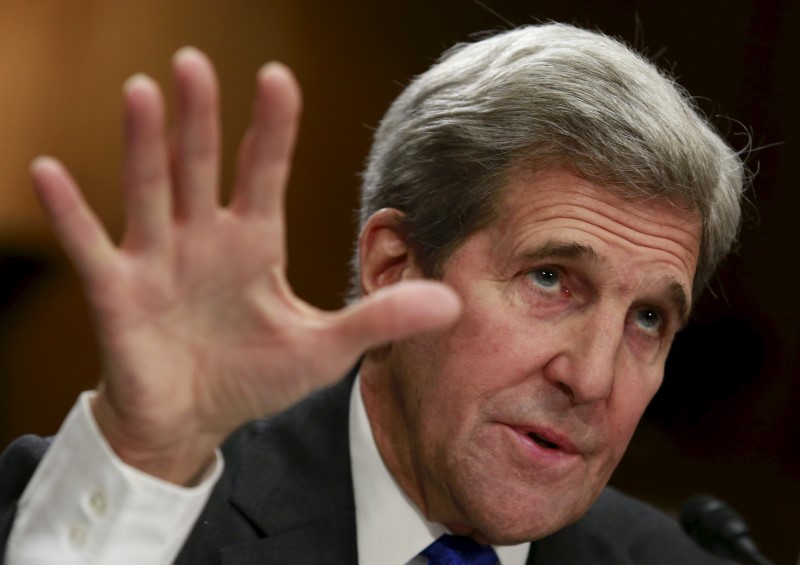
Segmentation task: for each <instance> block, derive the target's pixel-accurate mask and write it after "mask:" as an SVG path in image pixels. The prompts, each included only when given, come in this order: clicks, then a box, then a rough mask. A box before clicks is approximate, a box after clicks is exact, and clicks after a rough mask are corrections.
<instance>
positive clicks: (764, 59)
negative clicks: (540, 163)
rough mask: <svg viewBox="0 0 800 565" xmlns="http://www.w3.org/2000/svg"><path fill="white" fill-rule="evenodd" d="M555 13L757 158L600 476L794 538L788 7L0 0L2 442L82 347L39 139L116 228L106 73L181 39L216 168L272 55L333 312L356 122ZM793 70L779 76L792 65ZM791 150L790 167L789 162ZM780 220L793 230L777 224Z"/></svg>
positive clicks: (165, 79)
mask: <svg viewBox="0 0 800 565" xmlns="http://www.w3.org/2000/svg"><path fill="white" fill-rule="evenodd" d="M549 19H553V20H559V21H564V22H570V23H575V24H579V25H582V26H588V27H592V28H598V29H601V30H603V31H605V32H606V33H608V34H611V35H615V36H619V37H622V38H624V39H626V40H627V41H628V42H630V43H632V44H633V45H635V46H636V47H638V48H640V49H646V52H647V53H648V54H649V55H650V56H651V57H652V58H654V59H655V60H656V61H657V62H658V63H659V64H660V65H662V66H663V67H665V68H667V69H670V70H671V71H672V72H673V73H674V74H675V75H676V76H677V77H678V79H679V81H680V82H681V84H683V85H684V86H685V87H686V88H687V89H688V90H689V91H690V92H691V93H692V94H694V95H695V96H697V97H698V102H699V105H700V106H701V107H702V108H703V110H704V111H706V113H708V114H709V115H711V116H712V117H713V120H714V122H715V124H716V125H717V127H718V128H719V129H720V131H721V132H722V133H723V134H724V135H725V136H726V137H727V138H728V139H729V140H730V142H731V143H732V144H733V145H734V146H735V147H736V148H738V149H742V150H748V149H749V150H750V153H749V157H748V163H749V166H750V167H751V168H752V169H753V170H754V171H757V173H758V174H757V175H756V177H755V181H754V188H753V190H752V191H751V192H750V194H749V204H748V205H747V209H746V222H745V225H744V229H743V232H742V238H741V246H740V248H739V249H738V251H737V253H736V254H735V255H734V256H733V257H731V258H730V259H729V260H728V261H727V262H726V263H725V265H724V266H723V268H722V269H721V271H720V272H719V276H718V277H717V278H716V279H715V280H714V281H713V283H712V285H711V290H710V291H707V292H706V294H705V295H704V296H703V297H701V299H700V301H699V303H698V304H697V307H696V312H695V316H694V319H693V321H692V323H691V325H690V327H689V328H687V329H686V330H685V331H684V332H683V333H682V334H681V335H680V336H679V338H678V340H677V343H676V345H675V349H674V352H673V355H672V356H671V358H670V362H669V364H668V368H667V377H666V381H665V384H664V387H663V389H662V391H661V392H660V393H659V395H658V396H657V398H656V400H655V401H654V402H653V404H652V405H651V407H650V409H649V410H648V413H647V414H646V416H645V419H644V421H643V423H642V425H641V427H640V430H639V433H638V434H637V436H636V437H635V439H634V442H633V444H632V445H631V448H630V452H629V454H628V456H627V458H626V459H625V460H624V462H623V464H622V465H621V467H620V469H619V470H618V472H617V474H616V475H615V477H614V479H613V483H614V484H616V485H617V486H619V487H620V488H622V489H624V490H626V491H628V492H631V493H633V494H635V495H638V496H641V497H643V498H645V499H647V500H650V501H651V502H653V503H655V504H657V505H659V506H660V507H662V508H664V509H665V510H667V511H669V512H674V511H675V509H676V508H677V507H678V506H679V504H680V502H681V501H682V500H683V499H684V498H686V497H687V496H689V495H691V494H693V493H695V492H709V493H713V494H716V495H718V496H721V497H723V498H725V499H728V500H729V501H730V502H731V503H733V505H734V506H735V507H736V508H738V509H739V510H740V511H741V512H742V513H743V514H744V515H745V516H746V517H747V518H748V520H749V521H750V522H751V524H752V527H753V530H754V534H755V537H756V540H757V541H758V542H759V544H760V545H761V546H762V549H763V550H764V552H765V553H766V554H767V555H768V556H770V557H771V558H772V559H774V560H775V561H776V562H777V563H779V564H792V565H794V564H795V563H796V560H797V556H798V552H800V541H798V539H800V520H798V508H800V449H798V448H800V411H798V410H797V407H798V406H800V379H799V378H798V376H800V358H799V357H798V353H797V347H796V344H797V343H798V337H800V336H798V333H800V324H798V317H800V292H799V291H798V289H800V261H798V259H799V258H800V257H798V256H799V255H800V253H798V250H797V247H796V245H797V241H798V238H797V235H796V233H797V231H796V229H797V226H796V224H794V222H796V221H797V219H796V216H797V210H798V209H800V196H798V190H797V187H796V185H797V180H796V172H795V170H794V169H792V168H791V167H793V166H797V161H793V160H794V159H798V158H800V154H798V152H797V142H798V131H799V130H800V127H799V126H800V124H798V112H797V111H796V110H794V109H793V110H792V111H790V106H789V101H790V98H791V99H795V100H796V99H797V93H796V92H795V94H794V95H792V94H791V92H793V91H796V86H795V85H796V84H797V81H796V80H792V79H793V78H794V77H791V75H790V73H796V72H797V71H798V70H800V61H798V51H799V49H798V47H800V46H799V45H798V39H797V37H798V36H797V33H798V24H800V18H798V2H790V1H789V0H775V1H758V2H757V1H756V0H744V1H738V2H728V3H713V2H709V3H705V2H699V1H697V0H693V1H689V0H676V1H673V2H635V1H617V2H591V1H588V0H587V1H584V2H582V1H577V0H561V1H559V2H540V1H530V0H528V1H523V0H482V1H481V2H479V1H472V0H405V1H404V2H388V1H380V0H377V1H376V0H371V1H366V0H339V1H338V2H318V1H313V0H291V1H290V0H261V1H256V0H224V1H223V0H175V1H163V0H131V1H127V0H0V155H1V157H0V292H1V293H2V295H0V306H2V316H0V446H5V445H6V444H7V443H8V442H9V441H10V440H11V439H12V438H14V437H16V436H18V435H19V434H22V433H26V432H33V433H38V434H52V433H54V432H55V431H56V430H57V429H58V425H59V423H60V422H61V420H62V418H63V417H64V415H65V414H66V412H67V411H68V409H69V407H70V406H71V405H72V403H73V402H74V400H75V398H76V396H77V394H78V393H79V391H81V390H83V389H86V388H89V387H93V386H94V384H95V382H96V380H97V377H98V371H99V368H98V361H97V355H96V350H95V346H94V342H93V338H92V334H91V324H90V322H89V320H88V318H87V315H86V312H85V306H84V302H83V298H82V296H81V293H80V288H79V284H78V282H77V280H76V278H75V275H74V274H73V272H72V270H71V269H70V267H69V265H68V264H67V262H66V259H65V258H64V256H63V255H62V254H61V252H60V251H59V250H58V248H57V246H56V244H55V241H54V240H53V238H52V236H51V234H50V232H49V230H48V228H47V225H46V223H45V220H44V216H43V215H42V213H41V212H40V211H39V208H38V207H37V205H36V202H35V200H34V198H33V195H32V193H31V190H30V183H29V181H28V178H27V167H28V163H29V162H30V160H31V159H32V158H33V157H35V156H36V155H38V154H41V153H49V154H53V155H57V156H59V157H60V158H62V159H63V160H64V161H65V162H66V163H67V165H68V166H69V167H70V168H71V169H72V171H73V172H74V173H75V175H76V177H77V178H78V179H79V181H80V182H81V184H82V185H83V186H84V188H85V190H86V192H87V193H88V198H89V200H90V201H91V203H92V205H93V206H94V207H95V209H96V210H97V213H98V214H99V215H100V216H101V217H102V219H103V220H104V221H105V222H106V224H107V225H109V226H111V230H112V231H113V232H114V233H116V234H118V233H119V230H120V227H121V224H122V211H121V199H120V197H119V193H118V183H117V171H118V169H119V163H120V140H121V132H120V119H119V108H120V103H119V88H120V86H121V84H122V82H123V80H124V79H125V78H126V77H127V76H129V75H131V74H132V73H135V72H139V71H142V72H146V73H148V74H150V75H151V76H154V77H155V78H156V79H158V80H159V81H161V82H162V83H163V84H165V86H166V88H167V90H168V91H169V90H170V89H171V87H170V85H169V59H170V56H171V54H172V53H173V52H174V51H175V50H176V49H177V48H179V47H181V46H183V45H187V44H190V45H195V46H197V47H200V48H202V49H204V50H206V51H207V52H208V53H209V54H210V55H211V57H212V58H213V60H214V61H215V62H216V64H217V67H218V70H219V74H220V80H221V83H222V85H223V120H224V126H225V138H224V142H225V156H226V169H225V175H226V178H227V179H230V177H231V176H232V170H231V169H232V162H233V155H234V151H235V148H236V144H237V142H238V138H239V136H240V134H241V132H242V131H243V129H244V127H245V124H246V123H247V119H248V115H249V109H250V96H251V91H252V84H253V75H254V73H255V71H256V70H257V69H258V67H259V66H260V65H261V64H262V63H263V62H265V61H267V60H270V59H279V60H282V61H284V62H286V63H288V64H289V65H290V66H291V67H292V68H293V69H294V70H295V71H296V73H297V75H298V77H299V79H300V82H301V84H302V85H303V87H304V92H305V114H304V122H303V127H302V132H301V138H300V144H299V147H298V150H297V158H296V160H295V163H296V164H295V169H294V174H293V178H292V182H291V186H290V192H289V196H288V211H287V213H288V224H289V257H290V266H289V268H290V273H289V274H290V279H291V281H292V283H293V285H294V288H295V290H296V291H297V293H298V294H299V295H300V296H301V297H303V298H305V299H307V300H308V301H309V302H311V303H313V304H315V305H318V306H321V307H325V308H336V307H338V306H339V305H340V304H341V296H342V294H343V292H344V290H345V287H346V281H347V269H346V265H347V262H348V257H349V254H350V248H351V242H352V239H353V231H354V224H353V221H352V217H353V215H352V210H353V209H354V208H355V206H356V200H357V189H358V177H357V173H358V171H359V170H360V169H361V166H362V164H363V160H364V157H365V155H366V152H367V149H368V146H369V143H370V137H371V127H373V126H375V125H376V124H377V123H378V121H379V119H380V116H381V115H382V113H383V111H384V110H385V108H386V107H387V105H388V103H389V102H390V100H391V99H392V98H393V97H394V96H396V95H397V94H398V93H399V91H400V90H401V88H402V86H403V85H404V84H405V83H406V81H407V80H408V78H409V77H410V76H412V75H414V74H416V73H419V72H422V71H423V70H425V69H426V68H427V67H428V66H429V65H430V63H431V62H433V60H434V59H435V58H436V56H437V55H438V54H439V53H440V52H441V51H442V50H443V49H444V48H446V47H447V46H449V45H451V44H452V43H454V42H456V41H460V40H466V39H468V38H469V37H470V35H471V34H473V33H475V32H479V31H481V30H487V29H500V28H504V27H508V26H510V25H512V24H514V25H518V24H524V23H529V22H535V21H544V20H549ZM790 77H791V78H790ZM792 162H794V163H795V164H794V165H792ZM792 225H795V227H794V228H793V227H792Z"/></svg>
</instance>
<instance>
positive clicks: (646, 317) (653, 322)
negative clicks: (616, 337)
mask: <svg viewBox="0 0 800 565" xmlns="http://www.w3.org/2000/svg"><path fill="white" fill-rule="evenodd" d="M632 321H633V322H634V323H635V324H636V325H637V326H639V327H640V328H641V329H643V330H644V331H646V332H647V333H651V334H656V333H658V332H660V331H661V328H662V327H663V325H664V316H662V315H661V312H659V311H658V310H656V309H655V308H641V309H639V310H637V311H636V312H635V313H634V314H633V320H632Z"/></svg>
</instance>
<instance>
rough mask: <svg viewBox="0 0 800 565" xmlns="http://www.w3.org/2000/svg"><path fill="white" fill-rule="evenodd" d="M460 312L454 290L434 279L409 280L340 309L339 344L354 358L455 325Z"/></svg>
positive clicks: (458, 301) (459, 305) (458, 300)
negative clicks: (414, 336)
mask: <svg viewBox="0 0 800 565" xmlns="http://www.w3.org/2000/svg"><path fill="white" fill-rule="evenodd" d="M460 312H461V301H460V299H459V298H458V296H457V295H456V293H455V292H453V290H451V289H450V288H449V287H447V286H445V285H444V284H441V283H437V282H433V281H408V282H403V283H400V284H396V285H392V286H389V287H386V288H385V289H382V290H380V291H378V292H376V293H374V294H372V295H370V296H368V297H366V298H364V299H363V300H362V301H361V302H359V303H357V304H354V305H352V306H350V307H348V308H347V309H345V310H344V311H342V312H340V313H339V314H338V316H341V318H340V319H339V320H338V324H337V327H336V328H335V332H336V334H337V336H338V339H339V340H340V343H338V344H336V345H337V346H338V347H339V348H340V350H341V351H346V352H348V354H349V355H350V356H351V357H355V356H357V355H360V354H361V353H363V352H364V351H366V350H367V349H368V348H370V347H373V346H375V345H379V344H381V343H386V342H389V341H394V340H397V339H402V338H404V337H408V336H411V335H414V334H418V333H422V332H426V331H431V330H435V329H439V328H442V327H445V326H447V325H449V324H452V323H453V322H454V321H455V320H456V318H458V315H459V314H460Z"/></svg>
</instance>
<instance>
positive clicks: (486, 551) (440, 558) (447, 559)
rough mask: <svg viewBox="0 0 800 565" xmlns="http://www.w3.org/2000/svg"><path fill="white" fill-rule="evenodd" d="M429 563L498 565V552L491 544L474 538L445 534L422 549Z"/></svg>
mask: <svg viewBox="0 0 800 565" xmlns="http://www.w3.org/2000/svg"><path fill="white" fill-rule="evenodd" d="M420 555H424V556H425V557H427V558H428V564H429V565H497V554H496V553H495V552H494V549H492V546H490V545H481V544H479V543H478V542H476V541H475V540H473V539H472V538H468V537H465V536H451V535H449V534H444V535H443V536H442V537H440V538H439V539H437V540H436V541H435V542H433V543H432V544H430V545H429V546H428V547H426V548H425V549H423V550H422V553H421V554H420Z"/></svg>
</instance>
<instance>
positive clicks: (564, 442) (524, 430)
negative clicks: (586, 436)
mask: <svg viewBox="0 0 800 565" xmlns="http://www.w3.org/2000/svg"><path fill="white" fill-rule="evenodd" d="M509 425H510V426H511V427H512V428H513V429H514V430H515V431H516V432H517V433H519V434H522V435H526V436H528V437H530V438H532V439H534V440H538V441H541V442H542V443H544V444H551V445H552V449H558V450H559V451H562V452H564V453H572V454H577V453H580V450H579V449H578V448H577V447H576V446H575V443H574V442H573V441H572V440H571V439H570V438H569V436H567V435H566V434H564V433H561V432H559V431H557V430H554V429H553V428H550V427H548V426H538V425H514V424H509Z"/></svg>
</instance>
